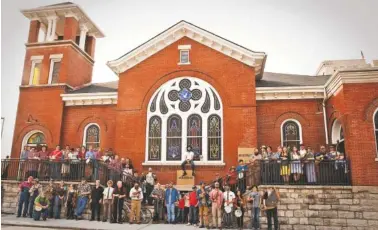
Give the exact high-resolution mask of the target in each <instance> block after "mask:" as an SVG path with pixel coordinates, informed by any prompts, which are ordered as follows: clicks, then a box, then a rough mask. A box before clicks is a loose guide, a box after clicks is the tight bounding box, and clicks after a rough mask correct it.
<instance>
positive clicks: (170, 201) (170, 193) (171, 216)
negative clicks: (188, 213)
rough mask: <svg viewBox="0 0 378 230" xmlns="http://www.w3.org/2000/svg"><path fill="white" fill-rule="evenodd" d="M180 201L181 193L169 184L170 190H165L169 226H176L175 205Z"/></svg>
mask: <svg viewBox="0 0 378 230" xmlns="http://www.w3.org/2000/svg"><path fill="white" fill-rule="evenodd" d="M178 199H179V192H178V191H177V189H175V188H174V187H173V184H172V182H171V183H169V185H168V189H167V190H165V206H166V207H167V216H168V220H167V221H168V224H175V223H176V222H175V203H176V202H177V201H178Z"/></svg>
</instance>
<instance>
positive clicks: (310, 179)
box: [303, 146, 316, 184]
mask: <svg viewBox="0 0 378 230" xmlns="http://www.w3.org/2000/svg"><path fill="white" fill-rule="evenodd" d="M303 160H304V163H305V170H306V178H307V183H310V184H313V183H316V173H315V161H314V160H315V158H314V153H313V151H312V148H311V147H310V146H308V147H307V153H306V155H305V156H304V158H303Z"/></svg>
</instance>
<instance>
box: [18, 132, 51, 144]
mask: <svg viewBox="0 0 378 230" xmlns="http://www.w3.org/2000/svg"><path fill="white" fill-rule="evenodd" d="M42 145H46V139H45V135H44V134H43V132H42V131H39V130H33V131H30V132H29V133H27V134H26V135H25V136H24V139H23V141H22V148H23V147H24V146H33V147H36V146H42Z"/></svg>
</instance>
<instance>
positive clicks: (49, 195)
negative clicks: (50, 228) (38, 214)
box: [45, 179, 56, 219]
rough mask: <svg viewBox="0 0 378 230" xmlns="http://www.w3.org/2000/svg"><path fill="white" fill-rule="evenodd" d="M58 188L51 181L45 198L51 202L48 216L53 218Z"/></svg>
mask: <svg viewBox="0 0 378 230" xmlns="http://www.w3.org/2000/svg"><path fill="white" fill-rule="evenodd" d="M55 192H56V186H55V185H54V183H53V180H52V179H50V181H49V184H48V185H47V186H46V190H45V196H46V197H47V199H48V200H49V204H50V205H49V208H48V216H49V218H50V219H51V218H53V216H54V198H55Z"/></svg>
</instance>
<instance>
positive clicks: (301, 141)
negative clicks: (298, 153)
mask: <svg viewBox="0 0 378 230" xmlns="http://www.w3.org/2000/svg"><path fill="white" fill-rule="evenodd" d="M288 121H292V122H295V123H296V124H297V125H298V129H299V130H298V132H299V144H303V135H302V125H301V123H300V122H299V121H298V120H295V119H292V118H290V119H286V120H284V121H283V122H282V123H281V125H280V133H281V146H283V144H284V133H283V130H282V128H283V126H284V124H285V123H286V122H288Z"/></svg>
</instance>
